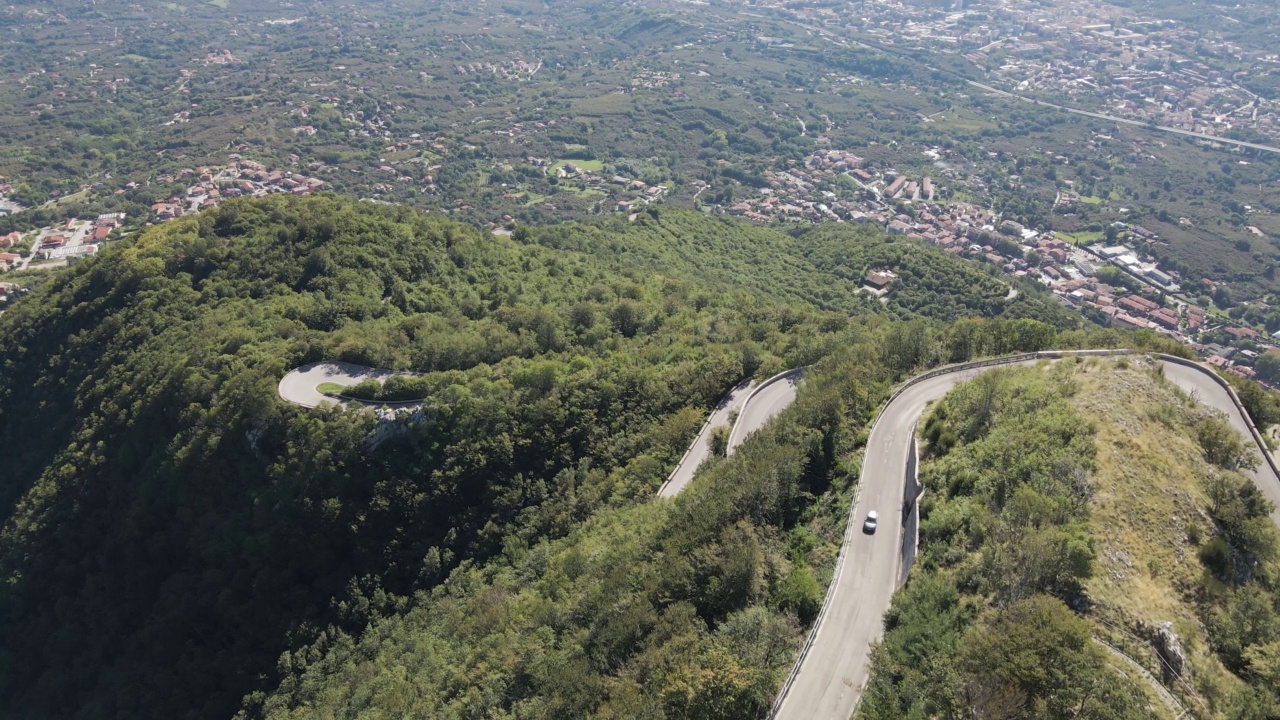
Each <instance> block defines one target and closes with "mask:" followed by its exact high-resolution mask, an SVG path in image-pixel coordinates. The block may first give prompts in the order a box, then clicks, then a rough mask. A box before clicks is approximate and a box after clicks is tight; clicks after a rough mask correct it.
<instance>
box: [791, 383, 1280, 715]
mask: <svg viewBox="0 0 1280 720" xmlns="http://www.w3.org/2000/svg"><path fill="white" fill-rule="evenodd" d="M1034 362H1037V361H1026V362H1022V363H1018V364H1024V365H1025V364H1033V363H1034ZM1162 364H1163V365H1164V369H1165V376H1166V377H1167V378H1169V380H1171V381H1172V382H1173V383H1174V384H1176V385H1178V386H1179V387H1180V388H1182V389H1183V390H1184V391H1186V392H1188V393H1191V394H1192V395H1193V396H1194V397H1196V399H1198V400H1199V401H1201V402H1203V403H1205V404H1207V405H1209V406H1210V407H1213V408H1216V409H1218V410H1221V411H1222V412H1224V413H1226V414H1227V416H1228V417H1229V418H1230V420H1231V424H1232V426H1233V427H1235V428H1236V429H1238V430H1239V431H1240V432H1242V433H1244V435H1245V437H1246V438H1249V437H1250V436H1249V433H1248V429H1247V426H1246V425H1245V423H1244V418H1242V417H1241V416H1240V413H1239V412H1238V411H1237V410H1236V408H1235V405H1234V404H1233V403H1232V402H1231V398H1230V396H1229V395H1228V394H1227V392H1226V391H1225V390H1224V389H1222V387H1221V386H1219V385H1218V384H1217V383H1216V382H1214V381H1213V379H1212V378H1211V377H1209V376H1208V375H1206V374H1205V373H1203V372H1200V371H1197V370H1195V369H1193V368H1188V367H1185V366H1182V365H1177V364H1174V363H1169V362H1164V363H1162ZM1000 367H1008V366H1007V365H1004V366H1000ZM990 369H991V368H989V367H988V368H974V369H964V370H958V371H956V372H954V373H950V374H947V375H940V376H937V377H933V378H929V379H928V380H924V381H922V382H920V383H918V384H916V385H913V386H911V387H910V388H907V389H906V390H905V391H903V393H902V394H901V395H899V396H898V397H897V398H895V399H894V401H893V402H892V404H890V405H889V406H888V407H887V408H885V411H884V413H883V414H882V415H881V416H880V419H879V420H878V422H876V425H875V427H873V428H872V430H871V434H870V436H869V437H868V440H867V451H866V455H865V457H864V459H863V465H862V477H861V481H860V483H861V484H860V491H859V493H858V501H857V504H856V506H855V508H854V511H853V514H852V515H851V517H850V520H849V527H848V528H847V530H846V533H845V541H844V544H845V547H844V549H843V552H842V554H841V556H840V560H839V562H838V565H837V567H836V574H835V578H834V580H833V582H834V583H835V588H834V589H833V591H832V594H831V595H830V596H829V597H828V599H827V603H826V606H825V607H824V611H823V612H824V614H823V615H822V617H821V619H820V624H819V626H818V629H817V632H816V634H815V635H814V637H813V642H812V645H811V647H810V648H809V652H808V653H807V654H806V655H805V657H804V659H803V661H802V662H801V665H800V667H799V669H798V671H797V673H796V676H795V678H794V679H793V681H792V683H791V684H790V686H789V687H787V688H786V689H785V695H784V696H783V698H782V700H781V701H780V702H779V704H778V705H777V709H776V712H775V714H774V716H773V717H774V718H778V719H779V720H784V719H785V720H848V718H849V717H850V716H851V715H852V714H853V711H854V709H855V708H856V706H857V703H858V698H859V696H860V695H861V693H862V688H863V685H864V684H865V683H866V681H867V675H868V673H869V671H870V658H869V656H868V652H869V650H870V647H871V644H872V643H873V642H875V641H876V640H878V639H879V638H880V636H881V635H882V634H883V632H884V624H883V618H884V613H885V611H886V610H888V609H889V601H890V599H891V598H892V596H893V592H894V590H895V588H897V586H898V572H899V567H900V562H901V556H900V552H901V547H902V523H901V520H902V510H903V498H902V493H903V483H904V480H905V477H906V470H907V452H908V449H909V448H910V443H911V434H912V432H913V431H914V428H915V425H916V422H917V421H918V420H919V419H920V416H921V415H922V414H923V413H924V410H925V407H926V406H927V405H928V403H929V402H931V401H933V400H937V399H938V398H941V397H942V396H944V395H946V394H947V392H949V391H950V390H951V389H952V388H954V387H955V386H956V385H957V384H958V383H960V382H962V381H965V380H969V379H972V378H974V377H976V376H977V375H979V374H981V373H983V372H986V371H987V370H990ZM1251 444H1252V443H1251ZM1252 476H1253V478H1254V480H1255V482H1257V483H1258V485H1259V487H1261V488H1262V489H1263V491H1264V493H1266V496H1267V497H1268V498H1270V499H1272V501H1274V502H1277V506H1278V507H1280V478H1276V477H1275V475H1274V474H1273V473H1272V472H1271V470H1270V468H1269V467H1268V466H1267V465H1266V464H1265V463H1262V464H1260V466H1259V470H1257V471H1255V472H1254V473H1252ZM870 510H878V511H879V513H880V527H879V529H878V530H877V531H876V533H875V534H873V535H867V534H864V533H863V532H862V522H863V520H864V519H865V518H866V516H867V512H868V511H870ZM1273 517H1276V518H1277V522H1278V523H1280V516H1273Z"/></svg>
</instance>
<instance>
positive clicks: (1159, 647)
mask: <svg viewBox="0 0 1280 720" xmlns="http://www.w3.org/2000/svg"><path fill="white" fill-rule="evenodd" d="M1139 630H1141V631H1142V634H1143V635H1145V636H1146V637H1147V638H1148V639H1149V640H1150V641H1151V646H1152V647H1153V648H1155V651H1156V655H1157V656H1159V658H1160V675H1161V679H1162V680H1164V683H1165V684H1166V685H1169V684H1172V683H1173V681H1175V680H1177V679H1179V678H1181V677H1182V675H1183V673H1184V672H1186V667H1187V654H1186V651H1184V650H1183V649H1182V640H1181V639H1179V638H1178V634H1177V633H1176V632H1174V631H1173V623H1171V622H1168V621H1166V622H1158V623H1154V624H1148V623H1139Z"/></svg>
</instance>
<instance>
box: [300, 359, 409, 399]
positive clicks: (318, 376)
mask: <svg viewBox="0 0 1280 720" xmlns="http://www.w3.org/2000/svg"><path fill="white" fill-rule="evenodd" d="M408 374H410V373H400V372H396V371H394V370H385V369H382V368H371V367H365V366H364V365H356V364H355V363H347V362H336V361H326V362H317V363H311V364H309V365H303V366H302V367H300V368H298V369H297V370H294V371H292V372H290V373H289V374H288V375H285V376H284V377H283V378H280V385H279V386H278V387H277V389H278V391H279V392H280V397H281V398H284V399H285V400H287V401H289V402H291V403H294V404H296V405H301V406H303V407H318V406H320V405H321V404H325V403H327V404H330V405H345V404H346V403H344V402H342V401H341V400H335V399H333V398H331V397H329V396H327V395H325V394H323V393H321V392H320V391H319V390H317V389H316V387H318V386H319V385H320V384H321V383H334V384H337V385H342V386H344V387H351V386H352V385H359V384H360V383H361V382H363V381H365V380H368V379H369V378H375V379H377V380H382V381H384V382H385V381H386V379H387V378H389V377H391V376H392V375H408Z"/></svg>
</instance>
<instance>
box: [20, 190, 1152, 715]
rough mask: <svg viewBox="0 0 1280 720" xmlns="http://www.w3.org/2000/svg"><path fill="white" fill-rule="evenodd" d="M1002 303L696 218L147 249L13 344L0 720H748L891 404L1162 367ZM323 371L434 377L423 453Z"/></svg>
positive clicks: (233, 210)
mask: <svg viewBox="0 0 1280 720" xmlns="http://www.w3.org/2000/svg"><path fill="white" fill-rule="evenodd" d="M872 269H891V270H893V271H894V272H895V273H897V274H898V275H899V276H900V280H899V282H898V283H896V284H895V286H894V288H893V290H892V291H891V292H890V294H889V296H888V297H887V298H886V300H887V302H884V303H882V302H880V301H879V300H876V299H873V298H870V297H868V296H867V295H865V294H863V293H861V292H860V291H859V284H860V281H861V278H862V276H863V275H864V274H865V273H866V272H867V271H869V270H872ZM1006 290H1007V288H1006V286H1005V285H1003V284H1002V283H1000V282H998V281H996V280H994V279H993V278H991V277H990V276H989V275H987V274H986V273H985V272H983V271H982V270H980V269H979V268H978V267H977V266H974V265H971V264H968V263H965V262H962V261H959V260H955V259H953V258H950V257H949V256H946V255H945V254H944V253H941V252H939V251H936V250H934V249H932V248H928V247H925V246H923V245H919V244H916V243H914V242H910V241H906V240H901V239H900V240H897V241H893V240H891V239H889V238H886V237H883V236H882V235H880V234H879V233H878V232H875V231H872V230H869V229H864V228H856V227H850V226H845V227H836V228H823V229H819V230H812V231H808V232H795V233H785V232H780V231H778V230H775V229H770V228H761V227H751V226H747V225H745V224H740V223H737V222H731V221H727V220H723V219H718V218H709V217H705V216H703V215H701V214H699V213H694V212H682V211H667V210H663V211H662V212H661V213H659V212H657V211H656V210H655V211H653V212H649V213H643V214H641V215H640V216H639V217H638V218H637V219H636V221H635V222H627V221H626V220H625V219H612V220H606V221H604V222H601V223H598V224H566V225H555V226H545V227H532V226H530V227H524V226H519V227H517V228H516V231H515V232H514V233H513V234H512V235H511V236H510V237H504V236H498V235H493V234H490V233H488V232H484V231H481V230H478V229H475V228H472V227H468V226H464V225H460V224H457V223H453V222H451V221H448V220H446V219H443V217H442V216H440V215H438V214H426V213H423V212H421V211H417V210H412V209H409V208H405V207H400V206H390V205H375V204H372V203H362V202H357V201H355V200H353V199H347V198H341V197H337V196H327V195H319V196H314V197H308V198H296V197H283V196H282V197H273V198H269V199H260V200H245V201H231V202H227V203H225V204H224V205H223V206H221V207H219V208H217V209H215V210H211V211H208V212H204V213H201V214H200V215H198V216H194V217H189V218H184V219H182V220H180V221H177V222H173V223H167V224H164V225H161V226H157V227H154V228H150V229H148V230H146V231H144V232H142V233H141V234H139V235H137V236H135V237H132V238H129V239H126V240H124V241H121V242H119V243H115V244H113V245H112V246H110V247H108V248H106V249H105V250H104V251H103V252H102V253H101V254H100V255H99V256H97V257H95V258H93V259H90V260H87V261H84V262H80V263H77V264H75V265H73V266H72V267H70V268H68V269H66V270H64V271H60V272H57V273H55V274H52V275H51V276H50V277H49V278H48V279H47V280H46V281H44V282H42V283H40V284H38V285H37V286H36V287H35V288H34V289H33V291H32V292H31V293H30V294H29V295H28V296H26V297H25V298H24V299H22V300H21V301H19V302H17V303H15V304H14V305H12V306H11V307H10V309H8V310H7V312H6V313H5V314H4V315H3V316H2V317H0V447H3V448H4V453H5V460H6V462H5V472H4V474H3V478H2V479H0V503H3V507H4V514H5V521H4V525H3V530H2V531H0V573H2V574H3V577H4V579H5V582H4V583H3V584H0V636H3V637H4V638H5V642H4V643H3V644H0V715H3V716H4V717H12V718H50V717H93V718H137V717H167V718H193V719H194V718H225V717H230V716H232V715H235V714H236V713H241V714H242V716H243V717H246V718H258V717H315V716H326V715H327V716H331V717H337V716H344V717H346V716H352V717H354V716H356V715H360V716H362V717H390V716H392V715H395V716H404V715H419V716H432V717H476V716H489V717H575V716H585V715H589V714H593V715H597V716H600V717H615V716H628V717H632V716H647V717H670V718H677V717H703V718H709V717H725V718H730V717H732V718H742V717H760V716H763V714H764V713H765V712H766V711H767V708H768V705H769V703H770V702H771V700H772V696H773V694H774V693H775V692H776V689H777V686H778V684H779V682H780V680H781V677H782V675H783V674H784V673H785V671H786V668H787V667H788V666H789V663H790V662H791V661H792V659H793V658H794V654H795V652H796V650H797V648H798V643H799V641H800V638H801V637H802V634H803V632H804V630H805V628H806V627H807V624H808V623H810V622H811V621H812V619H813V617H814V614H815V613H816V610H817V603H818V602H819V600H820V598H821V596H822V592H823V587H824V584H825V582H826V579H827V577H828V575H829V572H830V567H831V564H832V562H833V560H834V556H835V552H836V550H837V549H838V543H839V538H840V537H841V534H842V532H843V523H844V517H845V514H846V512H847V508H848V504H849V501H850V492H851V491H852V484H853V483H854V482H855V480H856V478H857V474H858V466H859V463H858V457H859V451H860V443H862V442H863V441H864V440H865V435H864V434H863V431H864V430H865V424H866V423H867V422H868V421H869V419H870V418H871V417H872V415H873V414H874V412H875V410H876V409H877V408H878V406H879V404H880V403H881V402H882V401H883V400H884V399H885V398H886V397H887V395H888V393H889V391H890V389H891V387H892V386H893V384H895V383H896V382H897V381H899V380H901V379H903V378H904V377H906V376H908V375H909V374H911V373H912V372H913V371H915V370H917V369H919V368H923V367H927V366H930V365H934V364H937V363H941V362H947V361H955V360H962V359H967V358H970V357H976V356H981V355H989V354H999V353H1005V352H1012V351H1018V350H1037V349H1044V348H1048V347H1051V346H1057V347H1085V346H1110V347H1114V346H1119V345H1130V346H1133V345H1139V346H1143V345H1146V346H1154V345H1159V344H1160V342H1159V341H1158V340H1157V339H1156V338H1154V337H1152V336H1149V335H1128V336H1126V335H1121V334H1119V333H1117V332H1115V331H1111V330H1098V329H1091V328H1085V327H1080V326H1079V323H1080V321H1079V319H1078V317H1076V316H1072V315H1071V314H1069V313H1067V312H1066V311H1064V310H1062V309H1061V308H1059V307H1058V306H1057V305H1056V304H1055V303H1053V302H1052V301H1051V300H1049V299H1047V297H1046V296H1044V295H1040V294H1037V293H1036V292H1034V291H1033V290H1032V289H1028V290H1027V291H1026V292H1023V293H1022V294H1021V295H1020V296H1019V297H1017V298H1016V299H1013V300H1006V299H1005V297H1006V295H1005V293H1006ZM322 359H339V360H346V361H350V362H357V363H362V364H366V365H371V366H378V367H387V368H393V369H397V370H404V371H413V372H415V373H418V374H419V375H418V376H417V377H416V378H414V380H413V381H412V383H409V384H410V385H411V386H412V388H411V390H412V392H413V393H415V394H421V395H425V397H426V400H425V403H424V411H423V421H422V422H418V423H411V424H404V425H403V427H401V428H399V431H398V432H396V433H394V434H393V437H392V439H391V440H389V441H387V442H382V443H379V444H377V445H376V447H374V446H372V445H371V444H370V443H369V442H368V439H369V438H370V436H371V434H372V433H373V432H374V431H375V429H377V426H378V422H379V421H378V420H377V419H376V418H375V417H374V416H373V415H372V414H371V413H368V412H361V411H341V410H338V409H335V408H321V409H315V410H306V409H303V408H299V407H295V406H292V405H289V404H287V403H284V402H283V401H281V400H280V399H279V398H278V396H277V394H276V384H277V382H278V381H279V379H280V378H281V377H282V376H283V375H284V374H285V373H286V372H287V371H288V370H290V369H292V368H294V367H296V366H298V365H301V364H304V363H307V362H312V361H317V360H322ZM799 365H815V366H816V367H815V370H814V372H813V373H812V374H811V376H810V378H809V379H808V380H807V381H806V383H805V384H804V385H803V386H802V392H801V396H800V399H799V401H798V402H797V404H796V405H795V406H794V407H793V408H792V409H790V410H789V411H788V412H787V413H785V414H784V415H783V416H782V417H781V418H779V420H778V421H777V422H775V423H773V424H772V425H771V426H769V428H768V429H767V430H766V431H764V432H762V433H759V434H758V435H756V436H755V437H754V438H753V439H752V440H751V441H750V442H748V443H747V444H746V445H745V446H744V447H743V448H742V449H741V450H740V451H739V452H738V453H735V454H734V455H733V456H732V457H730V458H727V459H722V460H718V461H715V462H713V464H712V466H711V467H709V468H706V470H705V472H704V473H702V475H701V476H700V478H699V479H698V480H697V481H696V482H695V483H694V484H693V485H692V486H691V487H690V489H689V490H688V491H686V493H684V494H683V495H682V496H680V497H679V498H678V499H677V500H675V501H673V502H652V501H651V499H652V496H653V494H654V491H655V490H656V489H657V487H658V486H659V485H660V484H661V482H662V480H663V479H664V478H665V477H666V475H667V473H668V472H669V471H670V468H671V467H672V466H673V465H674V463H675V462H676V460H677V459H678V458H679V456H680V454H681V453H682V452H683V450H684V448H685V446H686V445H687V443H688V442H689V440H690V439H691V438H692V437H693V436H694V434H695V432H696V431H697V429H698V427H699V426H700V425H701V423H702V421H703V420H704V419H705V417H706V413H707V412H708V410H709V408H710V407H711V405H713V404H714V403H715V402H716V401H717V400H718V399H719V398H720V397H721V396H722V395H723V394H724V392H725V391H727V390H728V389H729V388H730V387H732V386H733V385H735V384H736V383H737V382H739V381H740V380H742V379H743V378H746V377H749V376H757V377H764V376H768V375H771V374H773V373H775V372H777V371H779V370H781V369H785V368H789V367H796V366H799ZM406 392H408V391H406ZM361 713H365V714H361Z"/></svg>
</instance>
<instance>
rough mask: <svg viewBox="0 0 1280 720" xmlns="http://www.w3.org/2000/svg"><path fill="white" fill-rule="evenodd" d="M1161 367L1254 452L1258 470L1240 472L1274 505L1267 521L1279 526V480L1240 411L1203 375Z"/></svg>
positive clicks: (1176, 367)
mask: <svg viewBox="0 0 1280 720" xmlns="http://www.w3.org/2000/svg"><path fill="white" fill-rule="evenodd" d="M1162 364H1163V365H1164V376H1165V377H1166V378H1168V379H1169V380H1171V381H1173V384H1175V385H1177V386H1178V387H1180V388H1182V389H1183V391H1185V392H1186V393H1187V394H1189V395H1191V396H1192V397H1194V398H1195V399H1197V400H1199V401H1200V402H1202V403H1204V404H1205V405H1208V406H1209V407H1211V408H1214V409H1215V410H1221V411H1222V412H1224V413H1226V415H1227V419H1228V420H1230V422H1231V427H1233V428H1235V429H1236V430H1237V431H1239V433H1240V434H1241V435H1243V436H1244V439H1245V441H1246V442H1247V443H1248V445H1249V447H1251V448H1253V449H1254V454H1255V455H1256V456H1257V458H1258V467H1257V468H1256V469H1254V470H1245V471H1243V472H1244V474H1245V475H1246V476H1248V477H1249V478H1251V479H1252V480H1253V483H1254V484H1255V485H1257V486H1258V489H1259V490H1261V491H1262V494H1263V495H1264V496H1266V498H1267V499H1268V500H1270V501H1271V502H1272V503H1274V504H1275V506H1276V509H1275V510H1272V511H1271V522H1273V523H1275V524H1276V525H1280V478H1277V477H1276V476H1275V473H1273V472H1272V471H1271V466H1270V465H1267V463H1266V462H1264V461H1263V459H1262V455H1261V453H1260V452H1259V451H1258V450H1257V445H1255V444H1254V442H1253V436H1252V435H1251V434H1250V433H1249V426H1248V425H1247V424H1245V420H1244V417H1243V416H1241V415H1240V411H1239V410H1236V406H1235V403H1233V402H1231V396H1230V395H1228V394H1227V391H1226V390H1223V389H1222V387H1221V386H1219V385H1218V384H1217V383H1216V382H1214V381H1213V378H1212V377H1210V376H1209V375H1207V374H1205V373H1203V372H1200V371H1198V370H1196V369H1194V368H1189V367H1187V366H1185V365H1178V364H1177V363H1171V362H1166V363H1162Z"/></svg>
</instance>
